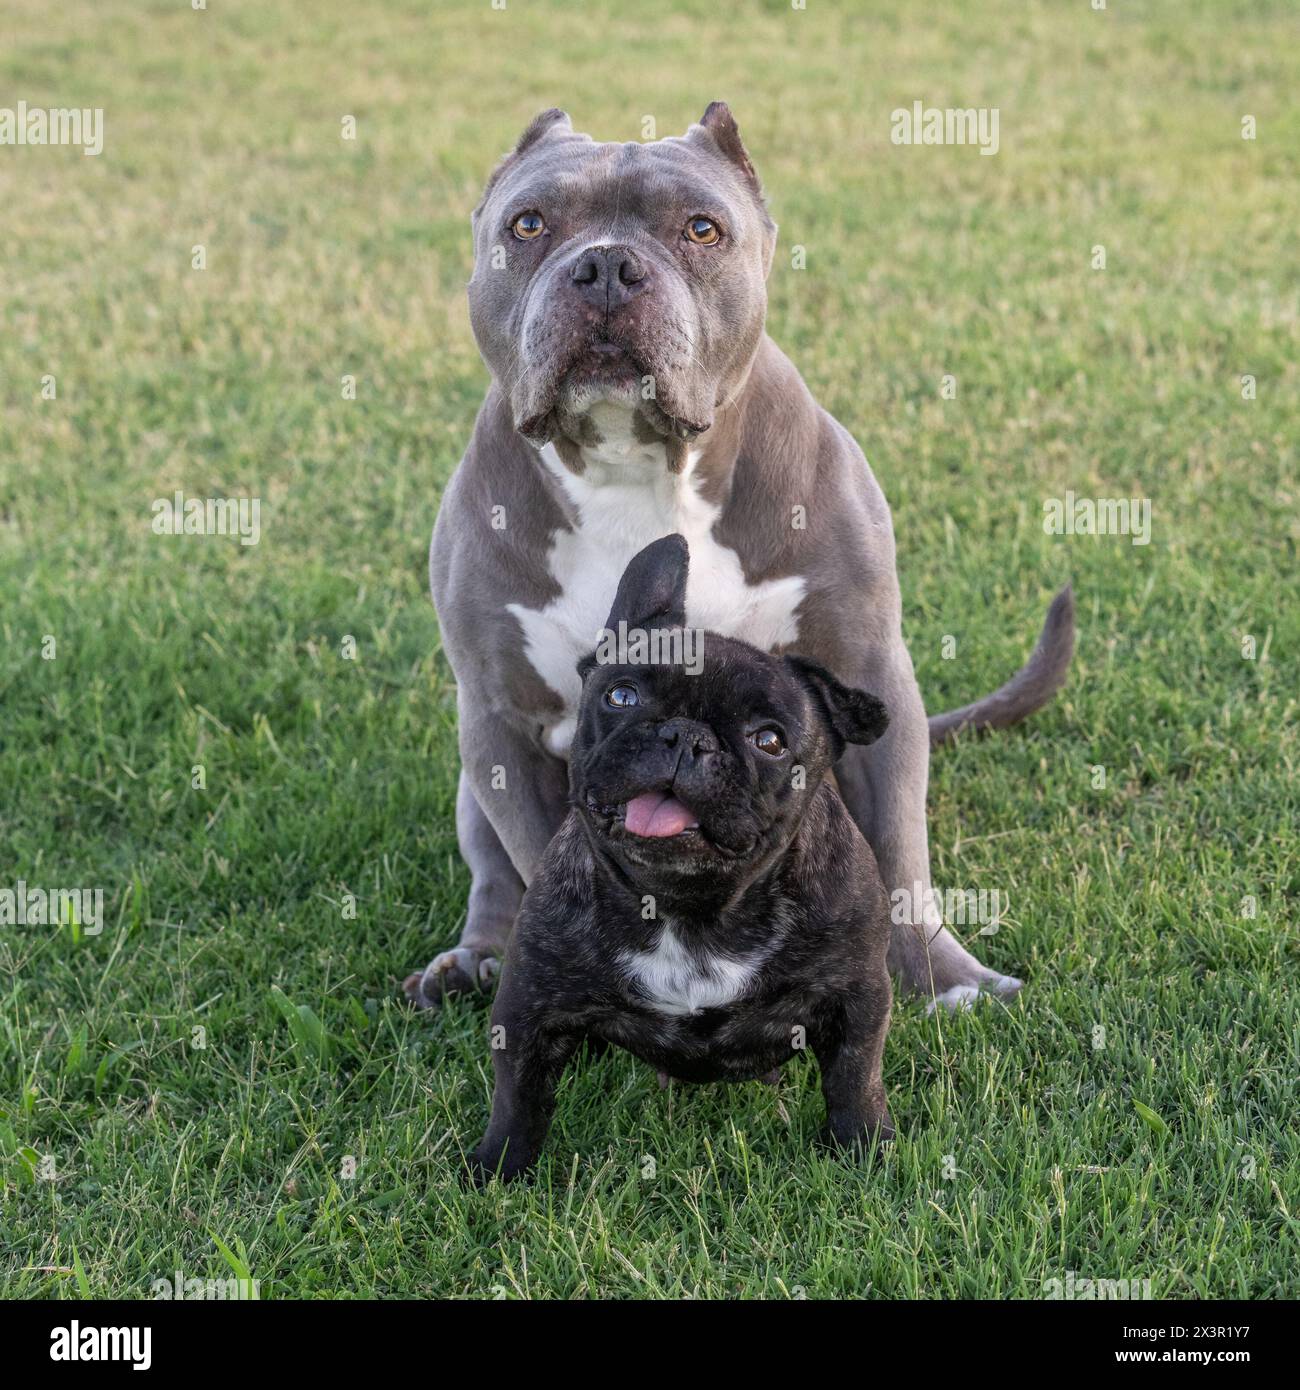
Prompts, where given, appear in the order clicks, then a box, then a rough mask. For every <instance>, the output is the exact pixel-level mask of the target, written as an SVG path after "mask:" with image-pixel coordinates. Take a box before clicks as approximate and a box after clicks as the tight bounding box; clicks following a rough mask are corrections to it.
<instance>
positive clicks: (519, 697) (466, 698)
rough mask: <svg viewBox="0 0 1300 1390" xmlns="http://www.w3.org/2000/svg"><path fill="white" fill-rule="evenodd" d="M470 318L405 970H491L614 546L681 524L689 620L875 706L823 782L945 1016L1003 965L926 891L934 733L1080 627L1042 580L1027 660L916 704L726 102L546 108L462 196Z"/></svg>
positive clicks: (1062, 651) (434, 560)
mask: <svg viewBox="0 0 1300 1390" xmlns="http://www.w3.org/2000/svg"><path fill="white" fill-rule="evenodd" d="M473 228H474V249H475V264H474V275H473V278H472V279H471V280H470V283H469V303H470V317H471V320H472V323H473V327H474V334H475V337H476V338H477V340H478V344H479V348H480V349H481V351H482V353H483V357H484V359H485V361H486V362H487V365H488V367H489V368H490V369H491V372H492V377H493V380H492V384H491V386H490V387H489V389H488V393H487V398H486V399H485V400H484V402H483V406H482V409H481V410H480V411H479V414H478V419H477V421H476V422H475V426H474V434H473V437H472V438H471V440H470V443H469V448H468V450H467V451H466V454H465V457H464V459H463V461H462V462H461V465H460V467H459V469H457V471H456V473H455V475H454V476H453V477H452V479H451V482H450V483H449V484H448V486H447V489H446V493H445V495H444V497H443V500H442V507H441V510H440V512H439V514H438V521H437V525H436V526H435V528H434V533H433V546H432V550H431V553H430V559H429V569H430V576H431V580H432V586H433V598H434V602H435V604H436V605H437V609H438V616H439V619H440V621H441V625H442V634H443V643H444V646H445V648H446V651H447V655H448V657H449V658H450V660H451V664H452V667H453V668H454V670H455V673H456V680H457V689H458V701H459V712H460V752H461V762H462V769H461V774H460V786H459V791H458V793H457V798H456V828H457V832H458V835H459V839H460V846H461V852H462V853H463V854H464V856H465V860H466V862H467V863H468V865H469V868H470V872H471V874H472V876H473V886H472V888H471V891H470V899H469V912H468V916H467V919H466V922H465V928H464V931H463V932H462V934H461V938H460V943H459V944H458V945H457V946H456V947H454V948H453V949H451V950H448V951H444V952H442V953H441V954H440V955H438V956H436V957H435V958H434V960H433V962H432V963H431V964H430V965H429V966H428V967H427V968H426V969H425V970H424V971H423V972H422V973H419V974H415V975H411V976H410V977H409V978H408V979H407V981H406V984H405V990H406V994H407V996H408V997H409V998H410V999H411V1000H412V1001H414V1002H415V1003H418V1004H422V1005H432V1004H436V1003H437V1002H438V1000H439V999H440V998H441V996H442V995H443V994H444V993H446V992H448V991H458V990H466V989H476V988H479V987H482V986H485V985H487V984H488V983H490V981H491V979H492V977H493V975H495V973H496V969H497V961H498V958H499V957H500V955H501V954H502V952H503V950H504V948H505V945H506V941H507V939H508V937H509V935H510V930H511V926H512V924H513V922H514V920H515V914H516V912H517V911H518V908H519V903H520V898H521V897H522V894H523V891H524V887H525V885H526V884H527V883H528V882H529V881H530V879H531V878H532V877H533V875H534V872H535V871H536V869H537V867H538V864H539V863H540V861H541V858H542V853H543V851H544V850H545V849H546V846H547V844H548V842H549V841H550V839H551V837H552V835H553V834H554V833H555V831H556V830H557V829H558V828H559V826H560V823H561V822H562V821H563V820H564V817H565V813H566V810H567V805H568V771H567V766H566V756H567V754H568V750H569V744H570V740H571V738H572V736H573V731H574V722H575V713H576V709H577V702H578V696H579V693H580V691H581V681H580V679H579V676H578V669H577V668H578V663H579V661H580V660H581V659H582V658H584V657H585V656H587V655H588V654H589V653H590V651H591V648H592V646H593V643H594V642H595V640H596V634H597V633H598V631H599V630H600V629H601V627H602V625H603V623H604V620H605V617H606V614H607V613H608V612H609V610H610V605H611V602H612V600H613V598H614V594H615V591H616V589H617V587H618V581H619V578H620V576H621V575H622V573H623V571H624V569H625V567H626V566H627V564H628V561H629V560H630V559H631V558H632V556H633V555H635V554H636V553H637V552H638V551H640V550H641V549H643V548H644V547H645V546H646V545H648V544H649V543H650V542H651V541H654V540H656V539H657V538H659V537H660V536H666V535H669V534H670V533H673V532H677V533H679V534H681V535H682V536H684V537H685V538H686V541H687V542H688V544H689V547H690V554H691V569H690V579H689V585H688V589H687V596H686V612H687V622H688V623H689V624H690V626H691V627H693V628H699V629H707V630H708V631H710V632H715V633H719V634H721V635H723V636H727V637H735V638H739V639H740V640H742V641H745V642H748V643H751V644H752V645H754V646H756V647H760V648H762V649H764V650H766V651H773V652H780V651H797V652H798V653H800V654H802V655H803V656H806V657H808V658H811V659H812V660H813V661H816V662H818V663H819V664H820V665H822V666H825V667H826V668H828V669H829V670H831V671H833V672H834V673H835V674H836V675H837V676H838V677H839V679H840V680H842V681H843V682H845V683H846V684H847V685H850V686H860V687H863V688H865V689H869V690H871V691H872V693H873V694H874V695H876V696H877V697H878V698H879V699H880V700H881V701H882V702H883V704H884V706H885V708H886V709H888V710H889V714H890V724H889V730H888V732H887V733H886V734H885V735H884V737H883V738H881V739H880V740H879V741H878V742H876V743H873V744H871V745H870V746H867V747H853V748H851V749H850V750H849V751H848V752H847V754H846V755H845V757H844V758H843V760H842V761H841V762H840V764H839V765H838V766H837V768H836V775H837V778H838V781H839V786H840V790H841V792H842V794H843V798H844V801H845V803H846V804H847V806H848V808H849V810H850V812H851V813H852V815H853V818H854V819H855V820H856V821H857V823H858V825H859V826H860V827H861V829H862V831H863V833H864V834H865V835H866V837H867V840H868V841H869V843H870V844H871V847H872V849H873V850H874V851H875V854H876V858H877V860H878V861H879V865H880V872H881V877H882V879H883V880H884V883H885V886H886V888H887V889H888V890H890V892H891V893H892V892H893V891H895V890H899V889H902V890H906V892H907V894H908V898H907V899H906V901H908V902H910V904H911V911H910V914H900V915H910V917H911V919H912V920H911V921H902V922H896V923H895V925H894V926H893V929H892V936H891V943H890V949H889V966H890V968H891V970H893V971H894V972H895V973H896V974H898V975H899V976H900V977H901V978H902V981H903V983H904V984H905V985H906V986H907V987H908V988H910V989H911V990H913V991H915V992H917V993H919V994H922V995H925V996H927V997H933V999H934V1000H936V1001H938V1002H939V1003H941V1004H943V1005H945V1006H947V1007H950V1008H953V1007H960V1006H963V1005H965V1004H968V1003H969V1002H970V1001H971V1000H973V999H974V998H975V997H976V996H977V995H978V994H979V993H980V992H981V991H985V992H988V993H992V994H996V995H1001V996H1004V997H1006V996H1010V995H1012V994H1014V993H1015V992H1016V991H1017V990H1018V989H1019V988H1020V981H1019V980H1017V979H1015V978H1013V977H1011V976H1008V975H1002V974H999V973H998V972H997V971H995V970H990V969H988V968H987V967H985V966H984V965H981V964H980V962H979V961H978V960H976V958H975V957H974V956H973V955H971V954H970V952H969V951H967V950H965V948H964V947H962V946H961V945H960V944H959V943H958V942H957V941H956V940H955V939H954V938H953V937H952V936H951V935H950V934H949V932H948V931H947V930H946V929H945V928H944V926H943V924H942V922H941V921H940V920H939V917H938V914H937V911H936V909H935V907H934V904H933V901H932V899H931V897H930V895H929V893H928V892H922V893H921V894H920V895H919V897H918V895H917V894H916V893H915V885H917V884H920V885H921V886H922V888H923V890H928V889H929V887H930V857H929V847H928V844H927V839H926V819H925V809H926V808H925V793H926V781H927V777H928V774H929V751H930V747H931V746H932V745H935V744H938V743H940V742H943V741H944V740H945V739H947V738H950V737H951V736H952V735H954V734H955V733H956V732H957V731H958V730H959V729H963V728H972V729H987V728H995V727H1003V726H1005V725H1007V724H1010V723H1013V722H1015V721H1016V720H1018V719H1022V718H1024V717H1025V716H1026V715H1028V714H1030V713H1032V712H1033V711H1034V710H1036V709H1038V708H1039V707H1040V706H1041V705H1043V704H1044V703H1045V702H1046V701H1047V700H1048V699H1049V698H1050V697H1051V696H1052V694H1053V693H1054V692H1055V691H1056V690H1057V689H1058V688H1059V686H1060V685H1061V683H1062V681H1063V680H1064V678H1065V673H1066V669H1067V667H1068V665H1069V662H1070V657H1071V654H1072V652H1073V647H1074V613H1073V602H1072V598H1071V595H1070V591H1069V589H1068V588H1066V589H1065V590H1063V591H1062V592H1061V593H1060V594H1058V595H1057V597H1056V599H1055V601H1054V602H1053V604H1052V607H1051V610H1050V612H1049V613H1048V617H1047V622H1046V624H1045V625H1044V628H1043V632H1042V635H1041V636H1040V638H1039V642H1038V645H1037V647H1036V649H1035V651H1034V653H1033V655H1032V656H1031V658H1030V660H1029V662H1028V663H1027V665H1026V666H1025V667H1024V668H1023V669H1022V670H1021V671H1020V672H1019V673H1018V674H1017V675H1016V676H1014V677H1013V678H1012V679H1011V680H1010V681H1009V682H1008V683H1007V684H1006V685H1005V686H1003V687H1002V688H1001V689H1000V690H998V691H997V692H995V693H994V694H993V695H990V696H987V697H985V698H984V699H982V700H980V701H978V702H976V703H975V704H973V705H968V706H966V707H965V708H963V709H960V710H956V711H953V712H952V713H950V714H945V715H939V716H936V717H935V718H933V719H930V720H929V721H928V724H927V719H926V714H925V708H924V705H923V704H922V701H921V695H920V691H919V690H918V689H917V684H916V678H915V676H914V675H913V672H912V662H911V658H910V657H909V655H908V652H907V648H906V646H905V645H904V644H903V633H902V612H901V602H900V598H899V590H898V578H897V575H896V573H895V568H894V538H893V532H892V528H891V525H890V516H889V508H888V506H887V505H886V503H885V499H884V496H883V495H882V493H881V491H880V488H879V486H878V485H877V483H876V480H875V478H874V477H873V476H872V473H871V470H870V468H869V467H868V466H867V462H866V459H865V458H864V457H863V455H862V451H861V450H860V449H859V448H858V446H857V444H856V443H854V441H853V439H852V438H850V436H849V434H848V433H847V431H845V430H844V429H843V427H842V426H840V425H839V424H838V423H837V422H836V421H835V420H833V419H832V418H831V417H830V416H829V415H828V414H827V413H826V412H825V411H824V410H823V409H821V407H820V406H818V404H817V402H816V401H815V400H814V399H813V398H812V396H811V394H810V393H809V391H808V388H807V386H805V385H804V383H803V380H802V378H801V377H800V376H799V373H798V372H797V371H796V370H795V368H794V366H793V365H792V364H791V363H790V361H789V360H788V359H787V358H786V357H785V355H784V354H783V353H782V352H781V350H780V349H779V348H778V347H777V346H776V344H775V343H774V342H773V341H772V340H771V338H769V337H768V336H767V335H766V333H765V332H764V326H763V325H764V316H765V311H766V307H767V296H766V288H765V285H766V279H767V274H768V271H769V270H770V269H771V265H772V255H773V252H774V250H775V246H776V226H775V225H774V223H773V222H772V219H771V218H770V217H769V216H768V212H767V208H766V206H765V203H764V199H763V193H762V189H761V188H760V186H759V181H758V178H757V175H756V174H755V172H754V168H753V165H752V164H751V163H750V161H749V157H748V155H747V154H746V152H745V148H744V146H743V145H742V143H741V140H740V134H739V132H738V131H737V129H736V123H735V121H734V120H733V119H732V116H731V113H730V111H729V110H728V109H727V107H726V106H725V105H724V104H722V103H721V102H714V103H713V104H712V105H711V106H710V107H709V108H708V110H707V111H706V112H705V113H704V116H703V118H702V119H701V121H700V123H699V124H698V125H694V126H692V127H691V128H690V130H688V131H687V133H686V134H685V135H684V136H682V137H680V138H678V137H673V138H670V139H664V140H657V141H654V142H651V143H647V144H637V143H629V144H601V143H598V142H597V141H595V140H593V139H592V138H591V137H590V136H588V135H579V134H576V133H575V132H574V131H573V129H572V127H571V126H570V124H569V119H568V117H567V116H566V115H565V114H564V113H563V112H562V111H557V110H551V111H544V112H543V113H542V114H541V115H540V116H538V117H537V119H536V120H534V121H533V123H532V124H531V125H530V126H529V127H528V129H527V130H526V131H524V133H523V135H522V137H521V138H520V140H519V143H518V144H517V145H516V146H515V148H514V150H513V152H512V153H511V154H509V155H507V156H506V158H505V159H504V160H503V161H502V162H501V164H500V165H498V167H497V169H496V170H495V172H494V173H493V174H492V177H491V178H490V179H489V180H488V185H487V190H486V192H485V193H484V195H483V200H482V202H481V203H480V204H479V206H478V208H477V210H476V211H475V213H474V217H473Z"/></svg>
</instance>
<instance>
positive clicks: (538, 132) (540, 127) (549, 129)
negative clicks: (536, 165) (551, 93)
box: [515, 106, 573, 154]
mask: <svg viewBox="0 0 1300 1390" xmlns="http://www.w3.org/2000/svg"><path fill="white" fill-rule="evenodd" d="M561 131H568V132H569V133H570V134H572V132H573V123H572V122H571V121H570V120H569V115H568V112H567V111H561V110H560V108H559V107H558V106H552V107H550V108H549V109H548V110H546V111H541V112H539V113H538V114H537V115H536V116H534V117H533V119H532V120H531V121H529V123H528V129H527V130H525V131H524V133H523V134H522V135H521V136H520V137H519V142H518V144H516V145H515V153H516V154H523V153H524V151H525V150H528V149H531V148H532V147H533V146H534V145H535V144H536V143H537V142H538V141H539V140H540V139H542V137H543V136H546V135H550V134H552V133H553V132H554V133H557V134H558V133H559V132H561Z"/></svg>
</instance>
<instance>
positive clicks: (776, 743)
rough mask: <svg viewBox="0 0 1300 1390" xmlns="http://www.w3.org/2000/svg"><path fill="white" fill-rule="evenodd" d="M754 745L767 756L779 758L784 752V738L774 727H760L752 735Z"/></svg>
mask: <svg viewBox="0 0 1300 1390" xmlns="http://www.w3.org/2000/svg"><path fill="white" fill-rule="evenodd" d="M754 747H755V748H757V749H758V751H759V752H760V753H766V754H768V755H769V757H773V758H779V757H780V756H781V754H782V753H784V752H785V739H783V738H782V737H781V735H780V734H779V733H778V732H777V731H776V730H775V729H760V730H759V731H758V732H757V733H756V734H755V735H754Z"/></svg>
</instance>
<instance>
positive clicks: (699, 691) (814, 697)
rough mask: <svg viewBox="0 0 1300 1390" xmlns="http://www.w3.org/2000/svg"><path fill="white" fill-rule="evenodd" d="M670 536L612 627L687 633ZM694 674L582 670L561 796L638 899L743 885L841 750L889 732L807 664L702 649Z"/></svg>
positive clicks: (636, 572)
mask: <svg viewBox="0 0 1300 1390" xmlns="http://www.w3.org/2000/svg"><path fill="white" fill-rule="evenodd" d="M687 564H688V556H687V550H686V543H685V541H684V540H683V539H682V538H681V537H680V536H666V537H664V538H663V539H662V540H659V541H656V542H654V544H653V545H650V546H648V547H647V548H646V549H645V550H643V551H641V553H640V554H639V555H637V556H636V557H635V558H634V559H633V560H632V562H631V564H630V565H629V566H628V568H627V571H626V572H625V574H624V576H623V579H622V581H621V583H620V585H619V592H618V596H617V597H616V599H615V602H614V609H613V611H612V612H611V614H610V620H609V627H610V629H611V630H618V627H619V624H620V622H622V623H623V624H624V625H625V630H627V631H642V632H647V633H657V634H659V635H660V637H661V638H662V646H663V649H664V650H666V651H667V650H671V641H672V638H671V634H672V632H673V631H674V630H680V628H681V626H682V624H683V622H684V616H685V615H684V600H685V592H686V572H687ZM702 640H703V662H702V664H701V665H699V666H698V670H699V674H696V675H692V674H691V673H690V671H689V670H688V669H687V668H686V667H685V666H684V665H682V664H656V665H630V664H629V665H623V664H619V665H615V664H601V663H599V662H598V661H596V660H595V658H589V659H588V660H587V661H585V662H584V663H583V664H582V666H581V667H580V670H581V671H582V673H583V676H584V680H583V691H582V699H581V702H580V705H579V712H578V727H577V731H576V733H575V736H574V741H573V749H572V754H571V763H570V786H571V790H572V794H573V803H574V805H575V807H576V808H577V810H578V814H579V815H580V816H582V817H583V819H584V820H585V822H586V824H587V825H588V827H589V828H590V830H591V832H592V834H593V837H594V840H595V842H596V843H597V844H598V846H599V847H600V849H601V852H603V853H605V854H608V855H609V856H610V857H612V858H613V859H614V860H615V861H616V862H618V863H619V864H620V865H621V866H622V867H623V869H624V871H625V872H627V873H628V875H629V876H630V877H632V878H633V879H635V880H636V881H638V882H641V883H645V884H646V886H647V887H649V888H654V887H655V886H661V887H670V886H672V885H674V884H679V883H682V882H683V881H684V880H689V879H692V878H698V877H699V876H701V875H710V876H712V877H713V878H714V879H716V880H718V881H724V880H725V881H737V880H743V879H744V878H745V877H746V876H747V873H748V871H749V870H751V869H752V868H753V867H754V866H756V865H759V864H761V863H763V862H766V861H767V859H768V858H769V857H770V856H771V854H772V853H773V852H774V851H779V850H780V849H781V848H782V847H784V846H785V845H787V844H788V843H789V842H790V840H791V839H792V838H793V837H794V834H795V832H796V830H797V828H798V824H799V821H800V819H801V818H802V816H803V814H804V811H805V809H806V807H807V804H808V802H809V800H810V799H811V798H812V797H813V796H814V795H815V794H816V792H817V789H818V787H819V785H820V783H821V781H822V779H823V777H824V776H825V774H826V771H827V769H828V768H829V767H830V766H831V765H832V763H833V762H834V761H835V759H836V758H837V757H838V756H839V755H840V753H842V752H843V750H844V747H845V744H846V743H849V742H853V743H871V742H873V741H874V740H875V739H876V738H878V737H879V736H880V734H881V733H883V732H884V729H885V726H886V723H887V718H886V715H885V711H884V708H883V706H882V705H881V704H880V702H879V701H878V700H876V699H875V698H874V697H872V696H870V695H867V694H865V693H864V692H862V691H859V690H851V689H849V688H847V687H845V686H843V685H841V684H840V683H839V682H838V681H837V680H835V678H834V677H833V676H831V675H830V674H829V673H828V672H826V671H824V670H823V669H822V668H821V667H819V666H816V665H815V664H814V663H812V662H809V661H805V660H803V659H802V658H799V657H779V656H772V655H769V654H768V653H766V652H761V651H759V650H758V649H756V648H754V647H751V646H749V645H748V644H747V643H744V642H737V641H733V640H731V639H729V638H725V637H718V636H715V635H714V634H712V633H708V634H704V635H703V639H702Z"/></svg>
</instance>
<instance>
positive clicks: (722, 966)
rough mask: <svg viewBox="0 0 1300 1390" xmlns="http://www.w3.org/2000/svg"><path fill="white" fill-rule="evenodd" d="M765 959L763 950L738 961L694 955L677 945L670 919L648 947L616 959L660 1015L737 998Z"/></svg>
mask: <svg viewBox="0 0 1300 1390" xmlns="http://www.w3.org/2000/svg"><path fill="white" fill-rule="evenodd" d="M766 958H767V955H766V953H762V954H758V955H752V956H747V957H744V958H742V959H740V960H736V959H734V958H732V957H729V956H704V957H698V956H696V955H693V954H692V953H691V952H690V951H688V950H687V949H686V947H685V946H683V945H682V943H681V941H680V940H679V938H678V937H677V935H676V933H675V932H674V931H673V927H672V923H671V922H665V923H664V926H663V930H662V931H661V932H660V933H659V940H658V941H656V942H655V945H654V948H653V949H652V950H649V951H625V952H624V953H623V957H622V961H623V966H624V968H625V969H626V970H627V973H628V978H629V979H630V980H632V981H633V982H634V983H635V984H636V985H637V986H638V987H639V988H640V990H641V992H642V993H643V994H644V995H645V996H646V997H647V999H648V1000H649V1001H650V1004H651V1005H652V1006H653V1007H654V1008H655V1009H657V1010H658V1011H659V1012H660V1013H664V1014H697V1013H699V1012H700V1010H701V1009H720V1008H722V1007H724V1006H725V1005H727V1004H731V1003H733V1002H734V1001H735V1000H737V999H739V998H740V996H741V995H742V994H744V993H745V991H746V990H747V989H748V988H749V986H750V984H751V983H752V982H753V979H754V976H755V975H757V974H758V971H759V968H760V967H761V966H762V964H763V961H764V960H766Z"/></svg>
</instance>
